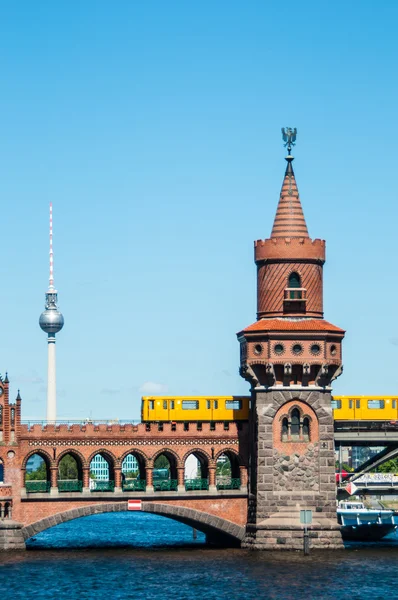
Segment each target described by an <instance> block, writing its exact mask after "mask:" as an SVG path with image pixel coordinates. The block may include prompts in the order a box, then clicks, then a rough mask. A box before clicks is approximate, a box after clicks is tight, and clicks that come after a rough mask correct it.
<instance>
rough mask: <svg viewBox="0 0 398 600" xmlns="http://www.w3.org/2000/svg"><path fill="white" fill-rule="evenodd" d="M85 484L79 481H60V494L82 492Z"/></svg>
mask: <svg viewBox="0 0 398 600" xmlns="http://www.w3.org/2000/svg"><path fill="white" fill-rule="evenodd" d="M82 489H83V482H82V481H78V480H77V479H58V491H59V492H81V491H82Z"/></svg>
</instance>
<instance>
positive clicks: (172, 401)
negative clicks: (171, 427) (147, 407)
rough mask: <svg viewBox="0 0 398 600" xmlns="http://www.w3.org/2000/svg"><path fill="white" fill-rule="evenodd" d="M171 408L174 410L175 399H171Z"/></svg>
mask: <svg viewBox="0 0 398 600" xmlns="http://www.w3.org/2000/svg"><path fill="white" fill-rule="evenodd" d="M170 408H171V410H174V400H170Z"/></svg>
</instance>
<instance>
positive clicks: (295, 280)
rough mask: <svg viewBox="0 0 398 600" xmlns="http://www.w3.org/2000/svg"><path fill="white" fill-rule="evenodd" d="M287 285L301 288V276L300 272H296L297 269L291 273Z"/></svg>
mask: <svg viewBox="0 0 398 600" xmlns="http://www.w3.org/2000/svg"><path fill="white" fill-rule="evenodd" d="M287 287H289V288H301V277H300V275H299V274H298V273H296V271H293V273H290V275H289V280H288V286H287Z"/></svg>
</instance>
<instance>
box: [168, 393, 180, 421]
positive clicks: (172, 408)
mask: <svg viewBox="0 0 398 600" xmlns="http://www.w3.org/2000/svg"><path fill="white" fill-rule="evenodd" d="M168 403H169V407H168V408H169V420H170V421H176V417H177V415H178V413H177V411H176V401H175V399H174V398H169V399H168Z"/></svg>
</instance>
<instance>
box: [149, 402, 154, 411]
mask: <svg viewBox="0 0 398 600" xmlns="http://www.w3.org/2000/svg"><path fill="white" fill-rule="evenodd" d="M154 408H155V400H149V410H153V409H154Z"/></svg>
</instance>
